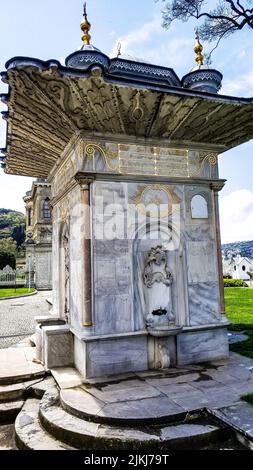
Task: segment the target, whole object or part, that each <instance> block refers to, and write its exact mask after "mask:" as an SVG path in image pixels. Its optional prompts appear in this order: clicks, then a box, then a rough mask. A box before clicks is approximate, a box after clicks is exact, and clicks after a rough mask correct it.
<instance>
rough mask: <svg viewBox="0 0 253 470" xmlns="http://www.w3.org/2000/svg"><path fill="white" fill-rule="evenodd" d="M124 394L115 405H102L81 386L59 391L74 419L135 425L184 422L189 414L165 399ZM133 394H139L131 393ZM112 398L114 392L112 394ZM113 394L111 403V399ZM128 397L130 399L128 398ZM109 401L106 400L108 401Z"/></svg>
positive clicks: (112, 403) (100, 400) (62, 401)
mask: <svg viewBox="0 0 253 470" xmlns="http://www.w3.org/2000/svg"><path fill="white" fill-rule="evenodd" d="M127 392H128V391H127V390H125V391H124V397H121V398H120V399H121V400H122V401H118V402H113V401H112V402H108V401H107V402H105V401H103V400H102V399H99V398H98V397H96V396H94V395H93V394H92V393H89V392H87V391H86V390H85V389H83V388H81V387H77V388H73V389H68V390H61V391H60V401H61V405H62V408H64V409H65V411H68V412H69V413H70V414H73V415H74V416H76V417H77V418H81V419H87V420H90V421H93V422H98V423H100V424H101V423H105V424H110V425H111V424H114V425H123V426H131V425H135V424H139V425H143V424H154V423H156V424H158V423H162V422H164V423H172V422H173V423H175V422H180V421H183V420H184V418H185V417H186V416H187V414H188V412H187V411H185V410H183V408H181V407H180V406H178V405H177V404H176V403H174V402H172V401H171V400H170V399H169V398H168V397H167V396H165V395H162V394H160V395H159V393H160V392H159V391H158V396H156V397H147V398H139V399H138V397H136V399H135V400H134V399H130V397H129V396H128V397H127V395H129V394H128V393H127ZM134 393H138V391H137V392H135V391H134ZM112 395H113V392H112ZM114 398H115V395H113V397H112V400H114ZM128 398H129V399H128ZM107 399H108V398H107Z"/></svg>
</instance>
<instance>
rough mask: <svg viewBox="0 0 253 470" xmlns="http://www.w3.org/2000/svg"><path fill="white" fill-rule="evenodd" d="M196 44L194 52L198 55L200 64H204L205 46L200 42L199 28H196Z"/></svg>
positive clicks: (197, 58) (197, 60)
mask: <svg viewBox="0 0 253 470" xmlns="http://www.w3.org/2000/svg"><path fill="white" fill-rule="evenodd" d="M195 37H196V44H195V47H194V52H195V54H196V55H197V57H196V59H195V60H196V62H197V64H198V65H199V66H201V65H203V59H204V57H203V55H202V51H203V46H202V44H201V43H200V42H199V32H198V29H196V36H195Z"/></svg>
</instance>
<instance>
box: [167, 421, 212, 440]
mask: <svg viewBox="0 0 253 470" xmlns="http://www.w3.org/2000/svg"><path fill="white" fill-rule="evenodd" d="M218 429H219V428H217V426H211V425H200V424H179V425H177V426H167V427H165V428H163V429H162V431H161V437H162V440H163V439H179V438H185V437H191V438H193V437H194V436H203V435H205V434H207V435H210V433H212V432H214V431H218Z"/></svg>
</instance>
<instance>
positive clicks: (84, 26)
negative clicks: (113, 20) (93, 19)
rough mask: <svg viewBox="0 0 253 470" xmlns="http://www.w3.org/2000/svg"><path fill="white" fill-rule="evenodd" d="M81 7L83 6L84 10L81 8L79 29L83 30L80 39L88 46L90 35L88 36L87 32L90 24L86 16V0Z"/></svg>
mask: <svg viewBox="0 0 253 470" xmlns="http://www.w3.org/2000/svg"><path fill="white" fill-rule="evenodd" d="M83 8H84V10H83V22H82V23H81V30H82V31H83V36H82V41H83V43H84V44H85V45H86V46H88V45H89V44H90V40H91V37H90V34H89V31H90V28H91V24H90V23H89V21H88V17H87V8H86V2H85V4H84V6H83Z"/></svg>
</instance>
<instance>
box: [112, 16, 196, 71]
mask: <svg viewBox="0 0 253 470" xmlns="http://www.w3.org/2000/svg"><path fill="white" fill-rule="evenodd" d="M119 44H121V53H122V54H123V55H124V54H127V55H129V56H132V57H135V58H140V59H142V60H145V61H147V62H150V63H153V64H157V65H163V66H165V67H171V68H173V69H174V70H175V69H177V68H179V67H184V71H186V72H188V71H189V70H190V68H191V66H192V65H193V64H194V63H193V56H192V57H189V55H188V56H187V58H186V57H185V55H184V54H182V53H179V51H183V50H187V49H188V50H191V49H192V44H193V40H192V37H191V36H189V37H187V36H183V35H182V31H181V30H180V34H179V30H177V29H176V28H175V27H174V25H172V27H171V28H170V29H169V30H168V31H165V30H164V29H163V28H162V27H161V18H160V15H159V16H156V17H155V18H154V19H153V20H152V21H149V22H147V23H144V24H142V25H141V26H140V27H139V28H138V29H135V30H132V31H131V32H130V33H128V34H126V35H124V36H120V37H118V38H117V39H116V40H115V42H114V46H113V49H112V52H111V54H110V55H111V56H112V57H115V56H116V55H117V53H118V46H119ZM188 64H189V66H188ZM176 72H178V70H176Z"/></svg>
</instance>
